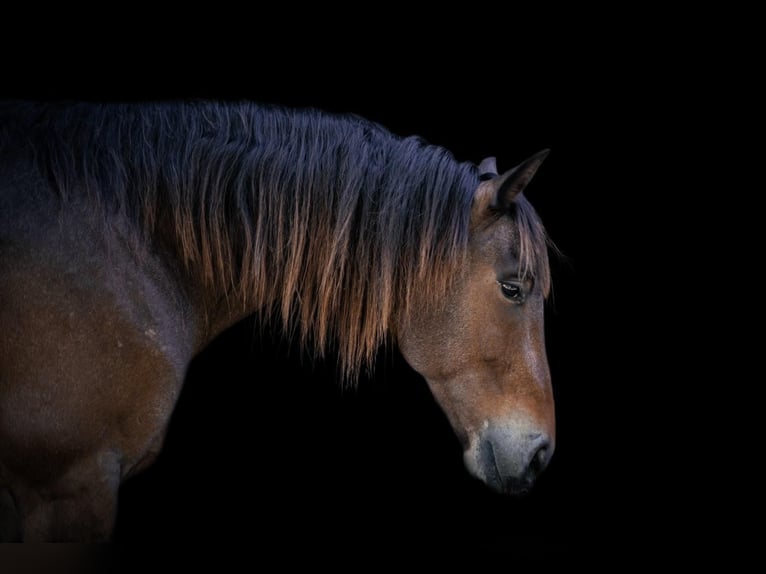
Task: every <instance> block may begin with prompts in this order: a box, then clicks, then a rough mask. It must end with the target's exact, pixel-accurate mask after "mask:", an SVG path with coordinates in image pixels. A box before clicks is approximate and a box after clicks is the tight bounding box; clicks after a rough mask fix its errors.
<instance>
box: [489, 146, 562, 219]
mask: <svg viewBox="0 0 766 574" xmlns="http://www.w3.org/2000/svg"><path fill="white" fill-rule="evenodd" d="M550 151H551V150H549V149H544V150H542V151H539V152H537V153H536V154H535V155H533V156H532V157H530V158H529V159H526V160H524V161H523V162H521V163H520V164H519V165H517V166H516V167H514V168H513V169H509V170H508V171H506V172H505V173H504V174H503V175H499V176H497V177H495V178H493V179H492V180H491V183H492V187H493V188H494V190H495V199H494V201H493V202H492V206H493V207H494V208H495V209H500V210H503V211H505V210H507V209H510V207H511V203H513V200H514V199H516V196H517V195H519V194H520V193H521V192H522V191H524V188H525V187H527V185H528V184H529V182H530V181H532V178H533V177H534V175H535V173H536V172H537V168H539V167H540V164H542V163H543V160H544V159H545V158H546V157H547V156H548V153H550Z"/></svg>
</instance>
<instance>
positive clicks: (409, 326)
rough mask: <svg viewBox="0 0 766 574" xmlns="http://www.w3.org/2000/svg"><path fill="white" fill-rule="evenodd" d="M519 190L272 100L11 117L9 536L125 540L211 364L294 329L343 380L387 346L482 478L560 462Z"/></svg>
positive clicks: (527, 483) (520, 488) (6, 276)
mask: <svg viewBox="0 0 766 574" xmlns="http://www.w3.org/2000/svg"><path fill="white" fill-rule="evenodd" d="M546 153H547V152H541V153H538V154H537V155H534V156H533V157H531V158H530V159H528V160H526V161H524V162H522V163H521V164H520V165H519V166H517V167H516V168H514V169H511V170H509V171H507V172H505V173H503V174H502V175H498V174H497V173H496V169H495V166H494V160H493V159H488V160H485V161H484V162H482V164H481V165H480V166H477V165H475V164H472V163H461V162H458V161H456V160H455V159H454V157H453V156H452V155H451V154H450V153H449V152H448V151H447V150H445V149H443V148H440V147H438V146H433V145H429V144H427V143H426V142H424V141H422V140H421V139H419V138H417V137H408V138H401V137H397V136H395V135H393V134H391V133H390V132H388V131H387V130H385V129H384V128H382V127H381V126H379V125H376V124H374V123H371V122H368V121H365V120H364V119H361V118H358V117H356V116H344V115H331V114H327V113H324V112H321V111H318V110H310V109H305V110H297V109H296V110H292V109H285V108H280V107H276V106H262V105H257V104H253V103H234V102H228V103H215V102H194V103H183V102H173V103H171V102H165V103H157V104H153V103H142V104H137V103H135V104H93V103H67V104H64V103H56V104H39V103H38V104H33V103H24V102H6V103H4V104H2V105H0V513H2V516H0V534H1V535H2V536H4V537H6V538H8V539H12V540H13V539H21V540H106V539H109V538H110V536H111V534H112V529H113V526H114V522H115V515H116V504H117V496H118V489H119V488H120V485H121V483H122V482H123V481H124V480H125V479H127V478H128V477H130V476H133V475H135V474H136V473H138V472H140V471H141V470H142V469H145V468H146V467H147V466H148V465H150V464H151V463H152V461H153V460H154V458H155V457H156V456H157V454H158V452H159V451H160V449H161V448H162V444H163V440H164V437H165V432H166V429H167V425H168V421H169V419H170V416H171V413H172V411H173V408H174V405H175V403H176V399H177V397H178V395H179V393H180V391H181V387H182V384H183V382H184V377H185V374H186V370H187V367H188V365H189V363H190V361H191V359H192V358H193V357H194V356H195V355H196V354H197V353H199V352H200V351H201V350H202V349H203V348H205V347H206V346H207V345H208V344H209V342H210V341H211V340H212V339H213V338H214V337H216V336H217V335H218V334H219V333H221V332H222V331H223V330H224V329H226V328H227V327H229V326H230V325H232V324H233V323H234V322H236V321H238V320H239V319H242V318H243V317H245V316H248V315H255V316H257V317H261V318H263V319H264V320H265V319H268V318H271V317H278V319H279V321H281V324H282V326H283V327H284V330H285V332H286V333H290V334H293V336H294V337H295V338H296V339H297V340H298V342H299V343H301V344H302V345H304V346H305V347H306V348H311V349H313V350H314V352H316V353H317V355H321V354H322V353H324V352H325V351H326V350H327V349H328V348H329V347H330V346H332V347H333V348H334V349H337V352H338V357H339V361H340V366H341V368H342V372H343V374H344V377H345V378H346V380H348V381H354V380H355V378H356V377H357V376H358V375H359V373H360V370H361V369H363V368H369V367H371V366H372V362H373V357H374V356H375V352H376V349H378V348H379V347H380V345H381V344H384V343H392V344H396V345H398V346H399V348H400V349H401V351H402V354H403V356H404V357H405V358H406V360H407V361H408V362H409V363H410V365H411V366H412V367H413V368H414V369H415V370H417V371H418V372H419V373H420V374H422V376H423V377H424V378H425V379H426V381H427V382H428V385H429V387H430V389H431V391H432V392H433V394H434V396H435V398H436V400H437V402H438V403H439V405H440V406H441V407H442V408H443V410H444V411H445V413H446V415H447V417H448V418H449V420H450V422H451V424H452V427H453V428H454V430H455V433H456V434H457V436H458V438H459V440H460V442H461V443H462V445H463V448H464V453H465V454H464V459H465V464H466V466H467V468H468V470H469V471H470V473H472V474H473V475H474V476H476V477H478V478H479V479H481V480H482V481H483V482H485V483H486V484H487V485H489V486H490V487H491V488H493V489H495V490H497V491H499V492H503V493H512V494H514V493H520V492H524V491H526V490H527V489H529V488H530V487H531V485H532V484H533V482H534V480H535V478H536V477H537V476H538V475H539V473H540V472H541V471H542V470H543V469H544V468H545V466H546V465H547V464H548V461H549V460H550V458H551V455H552V453H553V449H554V402H553V396H552V390H551V385H550V375H549V369H548V364H547V360H546V355H545V343H544V338H543V310H544V299H545V297H546V295H547V293H548V291H549V288H550V276H549V269H548V242H547V239H546V235H545V232H544V229H543V227H542V225H541V223H540V221H539V219H538V217H537V215H536V214H535V212H534V210H533V208H532V207H531V205H530V204H529V203H528V202H527V200H526V199H525V197H524V196H523V195H522V191H523V190H524V188H525V186H526V185H527V184H528V183H529V181H530V179H531V178H532V176H533V175H534V173H535V171H536V170H537V169H538V167H539V166H540V164H541V162H542V161H543V159H544V157H545V155H546Z"/></svg>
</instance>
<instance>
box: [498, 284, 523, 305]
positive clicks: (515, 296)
mask: <svg viewBox="0 0 766 574" xmlns="http://www.w3.org/2000/svg"><path fill="white" fill-rule="evenodd" d="M498 283H500V290H501V291H502V292H503V295H504V296H505V298H506V299H510V300H511V301H513V302H515V303H521V302H522V301H523V300H524V294H523V293H522V291H521V286H520V285H518V284H516V283H508V282H506V281H498Z"/></svg>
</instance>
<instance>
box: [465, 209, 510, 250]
mask: <svg viewBox="0 0 766 574" xmlns="http://www.w3.org/2000/svg"><path fill="white" fill-rule="evenodd" d="M470 244H471V249H472V251H473V252H474V253H475V254H476V255H477V256H482V257H493V258H497V257H518V254H519V244H520V239H519V229H518V226H517V225H516V224H515V223H514V221H513V220H512V219H511V218H510V217H506V216H502V217H499V218H497V219H496V220H495V221H492V222H490V223H489V224H487V225H484V226H481V227H478V228H475V229H474V232H473V234H472V237H471V240H470Z"/></svg>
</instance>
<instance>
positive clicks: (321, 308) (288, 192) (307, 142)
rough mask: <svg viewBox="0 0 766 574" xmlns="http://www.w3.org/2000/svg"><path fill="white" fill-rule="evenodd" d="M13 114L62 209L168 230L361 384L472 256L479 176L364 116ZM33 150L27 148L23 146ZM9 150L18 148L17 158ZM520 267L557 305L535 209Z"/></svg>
mask: <svg viewBox="0 0 766 574" xmlns="http://www.w3.org/2000/svg"><path fill="white" fill-rule="evenodd" d="M10 114H11V112H9V111H8V109H6V110H5V111H0V118H2V122H3V124H4V125H3V124H0V130H4V131H5V132H6V133H7V132H9V131H11V129H10V127H9V126H10V125H11V124H16V125H17V126H20V131H19V133H23V139H24V140H26V141H27V142H29V143H30V145H32V147H33V149H34V151H35V154H36V156H37V158H38V163H39V165H41V166H42V167H43V169H44V173H45V174H46V175H47V176H48V177H49V179H50V181H51V182H52V183H53V187H54V188H55V189H56V190H57V191H58V193H59V194H60V195H61V197H62V198H63V199H64V200H65V201H68V200H72V199H73V198H75V197H78V196H81V195H82V194H83V193H85V194H87V196H88V197H89V198H92V199H94V200H96V202H97V203H98V204H99V205H101V206H102V207H103V216H104V217H105V218H106V219H110V218H115V217H117V218H121V220H125V221H128V222H130V223H131V225H132V226H133V228H134V229H135V233H136V237H140V238H144V239H149V238H151V237H154V236H155V235H157V234H158V233H159V231H160V230H161V229H166V228H167V229H169V230H170V231H169V235H170V236H171V238H172V241H171V244H173V245H174V246H175V247H174V248H175V249H177V254H178V256H179V258H180V260H182V261H183V262H184V264H185V266H186V268H187V269H188V270H189V271H190V272H192V273H194V274H198V275H200V276H201V277H202V278H203V280H204V281H205V282H206V283H208V284H209V285H214V286H216V287H218V288H223V290H224V292H226V293H227V294H228V297H230V298H236V299H238V300H239V301H240V302H241V303H242V304H244V305H247V306H249V307H253V308H256V309H258V310H259V311H258V312H259V313H261V314H263V316H272V315H274V314H276V315H277V316H279V317H281V320H282V322H283V323H284V326H285V327H286V328H288V329H293V328H294V329H295V333H296V335H297V337H298V338H299V340H300V342H302V343H304V344H305V343H307V342H308V341H309V340H311V342H312V343H313V344H314V346H315V348H316V349H317V351H318V352H320V353H321V352H322V351H323V350H324V349H326V348H327V345H328V343H330V342H333V343H334V344H336V345H337V347H338V351H339V358H340V361H341V365H342V370H343V372H344V374H345V375H349V376H351V377H352V378H353V376H354V375H356V374H357V373H358V371H359V368H360V367H362V366H363V365H365V364H369V363H370V361H371V360H372V358H373V356H374V353H375V351H376V349H377V348H378V346H379V345H380V344H381V342H382V341H384V340H385V337H386V335H387V334H388V333H390V331H391V327H392V326H393V325H395V324H396V321H397V320H398V319H400V318H402V317H404V316H406V315H407V313H408V310H409V309H410V308H411V305H412V304H413V300H414V295H415V294H417V295H418V297H419V298H420V297H422V296H425V300H433V301H438V300H439V298H440V295H441V294H442V293H444V290H445V289H446V288H447V287H448V285H449V283H450V278H451V277H452V276H453V274H454V273H456V272H459V270H460V269H461V268H462V263H463V260H464V257H465V254H466V245H467V241H468V235H469V222H470V212H471V202H472V197H473V192H474V190H475V188H476V186H477V185H478V183H479V178H478V173H477V169H476V166H475V165H474V164H472V163H461V162H458V161H456V160H455V158H454V157H453V156H452V154H451V153H450V152H448V151H447V150H445V149H443V148H441V147H438V146H434V145H429V144H427V143H426V142H424V141H423V140H421V139H420V138H417V137H407V138H401V137H397V136H395V135H393V134H391V133H390V132H388V131H387V130H385V129H384V128H382V127H381V126H379V125H376V124H374V123H371V122H369V121H366V120H363V119H361V118H358V117H355V116H338V115H331V114H327V113H324V112H320V111H317V110H289V109H284V108H280V107H275V106H263V105H257V104H253V103H235V102H228V103H214V102H187V103H180V102H173V103H170V102H165V103H143V104H92V103H91V104H86V103H79V104H70V105H64V104H47V105H45V106H30V107H28V108H25V109H21V108H19V107H18V106H17V107H15V108H14V109H13V111H12V114H13V116H14V118H13V119H12V120H11V119H10V117H9V116H10ZM18 137H20V136H18V134H17V138H18ZM2 145H6V144H5V143H4V144H2ZM514 217H515V218H516V219H517V221H518V222H519V230H520V239H521V242H520V245H521V249H520V251H521V257H522V260H523V261H522V263H523V264H524V266H525V267H527V268H529V269H534V270H535V272H536V273H537V274H538V275H542V279H543V284H544V285H545V290H546V292H547V290H548V287H547V286H548V284H549V278H548V271H547V270H548V264H547V253H546V251H547V248H546V240H545V234H544V231H543V228H542V225H541V224H540V222H539V219H538V218H537V216H536V215H535V213H534V211H533V210H532V208H531V206H530V205H529V204H528V203H527V202H526V200H524V199H522V200H520V201H519V203H518V207H517V209H516V210H515V214H514Z"/></svg>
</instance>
